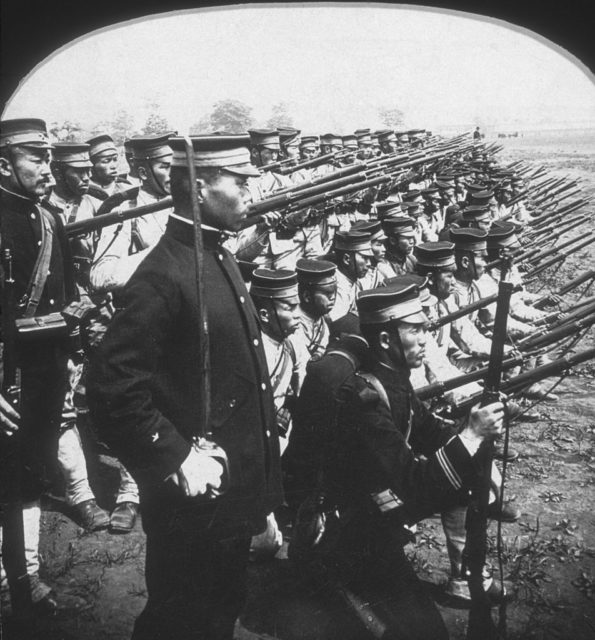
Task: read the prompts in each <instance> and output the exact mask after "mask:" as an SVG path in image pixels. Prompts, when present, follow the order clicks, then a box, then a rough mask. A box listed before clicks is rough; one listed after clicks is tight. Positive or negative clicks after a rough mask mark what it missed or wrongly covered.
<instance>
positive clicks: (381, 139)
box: [378, 129, 397, 155]
mask: <svg viewBox="0 0 595 640" xmlns="http://www.w3.org/2000/svg"><path fill="white" fill-rule="evenodd" d="M378 143H379V144H380V150H381V151H382V153H384V154H386V155H391V154H393V153H396V152H397V136H396V135H395V132H394V131H393V130H392V129H382V130H381V131H378Z"/></svg>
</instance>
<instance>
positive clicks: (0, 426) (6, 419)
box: [0, 394, 21, 436]
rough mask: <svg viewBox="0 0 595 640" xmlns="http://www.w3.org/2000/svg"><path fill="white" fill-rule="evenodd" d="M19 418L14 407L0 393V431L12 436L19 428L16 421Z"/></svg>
mask: <svg viewBox="0 0 595 640" xmlns="http://www.w3.org/2000/svg"><path fill="white" fill-rule="evenodd" d="M20 419H21V416H20V415H19V414H18V413H17V411H16V410H15V409H14V407H13V406H12V405H11V404H10V402H8V400H6V399H5V398H4V396H2V395H1V394H0V432H1V433H4V434H5V435H7V436H12V435H13V433H16V432H17V431H18V430H19V425H18V424H17V423H18V421H19V420H20Z"/></svg>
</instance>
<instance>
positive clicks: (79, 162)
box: [52, 142, 93, 168]
mask: <svg viewBox="0 0 595 640" xmlns="http://www.w3.org/2000/svg"><path fill="white" fill-rule="evenodd" d="M52 160H53V161H54V162H59V163H61V164H66V165H68V166H69V167H77V168H85V167H87V168H91V167H92V166H93V163H92V162H91V160H90V159H89V145H88V144H85V143H84V142H56V143H55V144H54V148H53V150H52Z"/></svg>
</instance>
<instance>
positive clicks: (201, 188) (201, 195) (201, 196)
mask: <svg viewBox="0 0 595 640" xmlns="http://www.w3.org/2000/svg"><path fill="white" fill-rule="evenodd" d="M206 188H207V183H206V181H205V180H204V179H203V178H196V190H197V192H198V201H199V202H200V203H202V202H204V201H205V190H206Z"/></svg>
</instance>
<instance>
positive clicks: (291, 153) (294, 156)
mask: <svg viewBox="0 0 595 640" xmlns="http://www.w3.org/2000/svg"><path fill="white" fill-rule="evenodd" d="M285 155H286V157H287V158H289V159H290V160H298V159H299V157H300V148H299V146H298V145H297V144H292V145H289V146H288V147H285Z"/></svg>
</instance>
